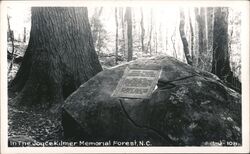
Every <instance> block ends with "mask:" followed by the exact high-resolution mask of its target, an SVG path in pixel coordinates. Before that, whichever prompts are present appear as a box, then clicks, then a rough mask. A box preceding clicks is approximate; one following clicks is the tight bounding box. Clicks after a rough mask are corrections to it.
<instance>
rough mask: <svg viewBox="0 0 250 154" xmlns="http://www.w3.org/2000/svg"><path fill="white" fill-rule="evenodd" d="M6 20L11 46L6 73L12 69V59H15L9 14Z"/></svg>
mask: <svg viewBox="0 0 250 154" xmlns="http://www.w3.org/2000/svg"><path fill="white" fill-rule="evenodd" d="M7 21H8V32H9V37H10V41H11V47H12V50H11V61H10V66H9V69H8V74H9V73H10V71H11V70H12V67H13V63H14V60H15V56H14V54H15V44H14V32H13V31H12V30H11V28H10V17H9V15H8V16H7Z"/></svg>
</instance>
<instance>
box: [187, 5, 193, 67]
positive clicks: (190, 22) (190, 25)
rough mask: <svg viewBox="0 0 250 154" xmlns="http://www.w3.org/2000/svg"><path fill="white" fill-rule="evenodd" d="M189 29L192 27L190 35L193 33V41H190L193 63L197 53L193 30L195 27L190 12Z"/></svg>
mask: <svg viewBox="0 0 250 154" xmlns="http://www.w3.org/2000/svg"><path fill="white" fill-rule="evenodd" d="M188 18H189V27H190V33H191V39H190V50H191V55H192V56H191V57H192V62H193V61H194V59H195V53H194V30H193V25H192V21H191V15H190V10H189V16H188Z"/></svg>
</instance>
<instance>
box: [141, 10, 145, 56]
mask: <svg viewBox="0 0 250 154" xmlns="http://www.w3.org/2000/svg"><path fill="white" fill-rule="evenodd" d="M140 11H141V48H142V52H145V47H144V35H145V29H144V21H143V10H142V8H141V9H140Z"/></svg>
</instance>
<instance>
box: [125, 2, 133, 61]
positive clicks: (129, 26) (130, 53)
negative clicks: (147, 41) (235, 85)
mask: <svg viewBox="0 0 250 154" xmlns="http://www.w3.org/2000/svg"><path fill="white" fill-rule="evenodd" d="M126 21H127V38H128V61H131V60H132V58H133V35H132V13H131V7H127V8H126Z"/></svg>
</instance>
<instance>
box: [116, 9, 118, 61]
mask: <svg viewBox="0 0 250 154" xmlns="http://www.w3.org/2000/svg"><path fill="white" fill-rule="evenodd" d="M115 26H116V32H115V63H116V64H117V62H118V19H117V8H115Z"/></svg>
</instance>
